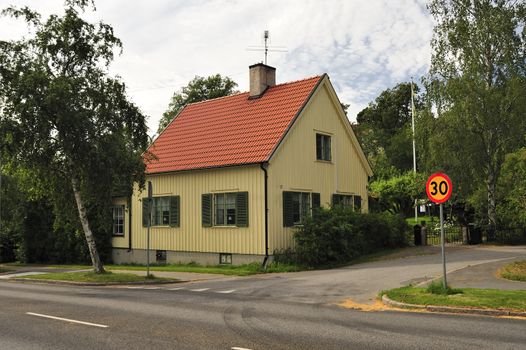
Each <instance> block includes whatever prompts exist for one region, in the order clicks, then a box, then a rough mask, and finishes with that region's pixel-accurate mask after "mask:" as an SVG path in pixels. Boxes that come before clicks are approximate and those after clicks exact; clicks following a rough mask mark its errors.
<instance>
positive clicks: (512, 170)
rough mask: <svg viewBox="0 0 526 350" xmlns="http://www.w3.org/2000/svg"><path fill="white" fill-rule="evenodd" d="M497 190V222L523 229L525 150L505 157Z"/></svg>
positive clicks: (525, 176)
mask: <svg viewBox="0 0 526 350" xmlns="http://www.w3.org/2000/svg"><path fill="white" fill-rule="evenodd" d="M497 188H498V190H499V193H498V197H497V198H498V201H497V213H498V217H499V221H501V223H502V224H504V225H507V226H511V227H525V226H526V148H521V149H519V150H517V151H515V152H513V153H510V154H508V155H506V158H505V161H504V164H503V166H502V172H501V176H500V178H499V183H498V187H497Z"/></svg>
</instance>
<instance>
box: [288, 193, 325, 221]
mask: <svg viewBox="0 0 526 350" xmlns="http://www.w3.org/2000/svg"><path fill="white" fill-rule="evenodd" d="M319 206H320V194H319V193H311V192H288V191H284V192H283V226H284V227H290V226H294V225H300V224H301V223H302V222H303V221H305V219H306V218H307V216H308V215H309V214H310V213H311V208H313V207H315V208H317V207H319Z"/></svg>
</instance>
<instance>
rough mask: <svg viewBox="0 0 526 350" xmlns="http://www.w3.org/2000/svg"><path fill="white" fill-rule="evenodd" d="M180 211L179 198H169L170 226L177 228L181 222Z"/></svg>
mask: <svg viewBox="0 0 526 350" xmlns="http://www.w3.org/2000/svg"><path fill="white" fill-rule="evenodd" d="M180 211H181V208H180V199H179V196H172V197H170V226H172V227H179V225H180V221H181V219H180V217H181V216H180Z"/></svg>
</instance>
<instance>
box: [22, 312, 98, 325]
mask: <svg viewBox="0 0 526 350" xmlns="http://www.w3.org/2000/svg"><path fill="white" fill-rule="evenodd" d="M26 314H28V315H31V316H38V317H44V318H50V319H52V320H58V321H65V322H71V323H78V324H83V325H86V326H92V327H100V328H108V326H106V325H103V324H97V323H90V322H83V321H77V320H71V319H69V318H62V317H56V316H49V315H42V314H36V313H34V312H26Z"/></svg>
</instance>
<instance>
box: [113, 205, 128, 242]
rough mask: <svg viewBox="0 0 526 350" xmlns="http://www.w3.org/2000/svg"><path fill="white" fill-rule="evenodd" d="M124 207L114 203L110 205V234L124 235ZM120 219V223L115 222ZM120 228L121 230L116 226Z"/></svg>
mask: <svg viewBox="0 0 526 350" xmlns="http://www.w3.org/2000/svg"><path fill="white" fill-rule="evenodd" d="M124 212H125V208H124V205H114V206H112V218H113V220H112V234H113V235H114V236H124V230H125V228H126V220H125V215H124ZM119 219H120V220H122V223H119V222H116V220H119ZM119 227H120V228H122V232H120V231H119V229H118V228H119Z"/></svg>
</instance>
